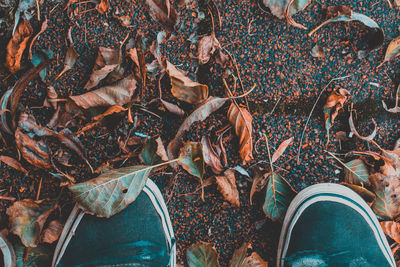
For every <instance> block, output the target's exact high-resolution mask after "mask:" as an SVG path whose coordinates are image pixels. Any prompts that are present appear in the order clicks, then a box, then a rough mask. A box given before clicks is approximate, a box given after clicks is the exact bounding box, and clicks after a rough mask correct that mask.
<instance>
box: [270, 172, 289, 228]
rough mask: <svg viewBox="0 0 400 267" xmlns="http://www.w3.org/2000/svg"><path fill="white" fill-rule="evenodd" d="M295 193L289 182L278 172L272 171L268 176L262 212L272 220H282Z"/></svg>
mask: <svg viewBox="0 0 400 267" xmlns="http://www.w3.org/2000/svg"><path fill="white" fill-rule="evenodd" d="M295 195H296V193H295V191H294V190H293V188H292V187H291V186H290V184H289V183H288V182H287V181H286V180H285V179H284V178H283V177H282V176H280V175H279V174H277V173H273V174H272V175H271V177H270V178H269V181H268V185H267V192H266V193H265V202H264V206H263V210H264V213H265V214H266V215H267V217H268V218H270V219H271V220H272V221H283V219H284V218H285V214H286V211H287V209H288V207H289V204H290V202H291V201H292V199H293V198H294V197H295Z"/></svg>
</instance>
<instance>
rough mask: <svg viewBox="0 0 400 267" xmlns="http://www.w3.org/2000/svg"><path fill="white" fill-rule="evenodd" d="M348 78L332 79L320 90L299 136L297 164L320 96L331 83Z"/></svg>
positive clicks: (347, 76)
mask: <svg viewBox="0 0 400 267" xmlns="http://www.w3.org/2000/svg"><path fill="white" fill-rule="evenodd" d="M349 77H351V75H346V76H342V77H337V78H333V79H332V80H330V81H329V82H328V84H327V85H326V86H325V87H324V88H323V89H322V90H321V92H320V93H319V95H318V98H317V100H316V101H315V103H314V105H313V107H312V109H311V111H310V114H309V115H308V118H307V121H306V125H305V126H304V129H303V133H302V134H301V138H300V144H299V149H298V150H297V162H300V152H301V145H302V144H303V139H304V134H305V133H306V129H307V126H308V123H309V122H310V119H311V116H312V113H313V112H314V109H315V107H316V106H317V103H318V101H319V99H320V98H321V96H322V94H323V93H324V92H325V91H326V89H327V88H328V86H329V85H330V84H331V83H332V82H333V81H338V80H344V79H346V78H349Z"/></svg>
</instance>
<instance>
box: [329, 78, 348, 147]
mask: <svg viewBox="0 0 400 267" xmlns="http://www.w3.org/2000/svg"><path fill="white" fill-rule="evenodd" d="M349 97H350V92H349V91H348V90H346V89H343V88H341V87H339V86H337V87H336V88H335V90H333V91H332V93H331V94H330V95H329V97H328V99H327V100H326V103H325V105H324V108H323V110H324V118H325V129H326V132H327V135H328V142H329V139H330V134H329V129H330V128H331V127H332V125H333V123H334V121H335V119H336V117H337V115H338V114H339V110H341V109H342V108H343V105H344V103H345V102H346V101H347V99H348V98H349Z"/></svg>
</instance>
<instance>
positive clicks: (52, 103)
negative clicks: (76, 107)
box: [43, 85, 58, 109]
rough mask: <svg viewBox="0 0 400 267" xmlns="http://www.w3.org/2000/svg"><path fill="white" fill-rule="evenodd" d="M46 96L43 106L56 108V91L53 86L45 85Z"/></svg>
mask: <svg viewBox="0 0 400 267" xmlns="http://www.w3.org/2000/svg"><path fill="white" fill-rule="evenodd" d="M46 89H47V96H46V98H45V100H44V103H43V106H44V107H53V108H54V109H57V98H58V95H57V92H56V89H54V87H53V86H51V85H50V86H47V88H46Z"/></svg>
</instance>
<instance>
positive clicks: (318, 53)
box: [311, 45, 325, 58]
mask: <svg viewBox="0 0 400 267" xmlns="http://www.w3.org/2000/svg"><path fill="white" fill-rule="evenodd" d="M324 50H325V49H324V48H323V47H322V46H319V45H315V46H314V47H313V48H312V49H311V56H313V57H316V58H325V51H324Z"/></svg>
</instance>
